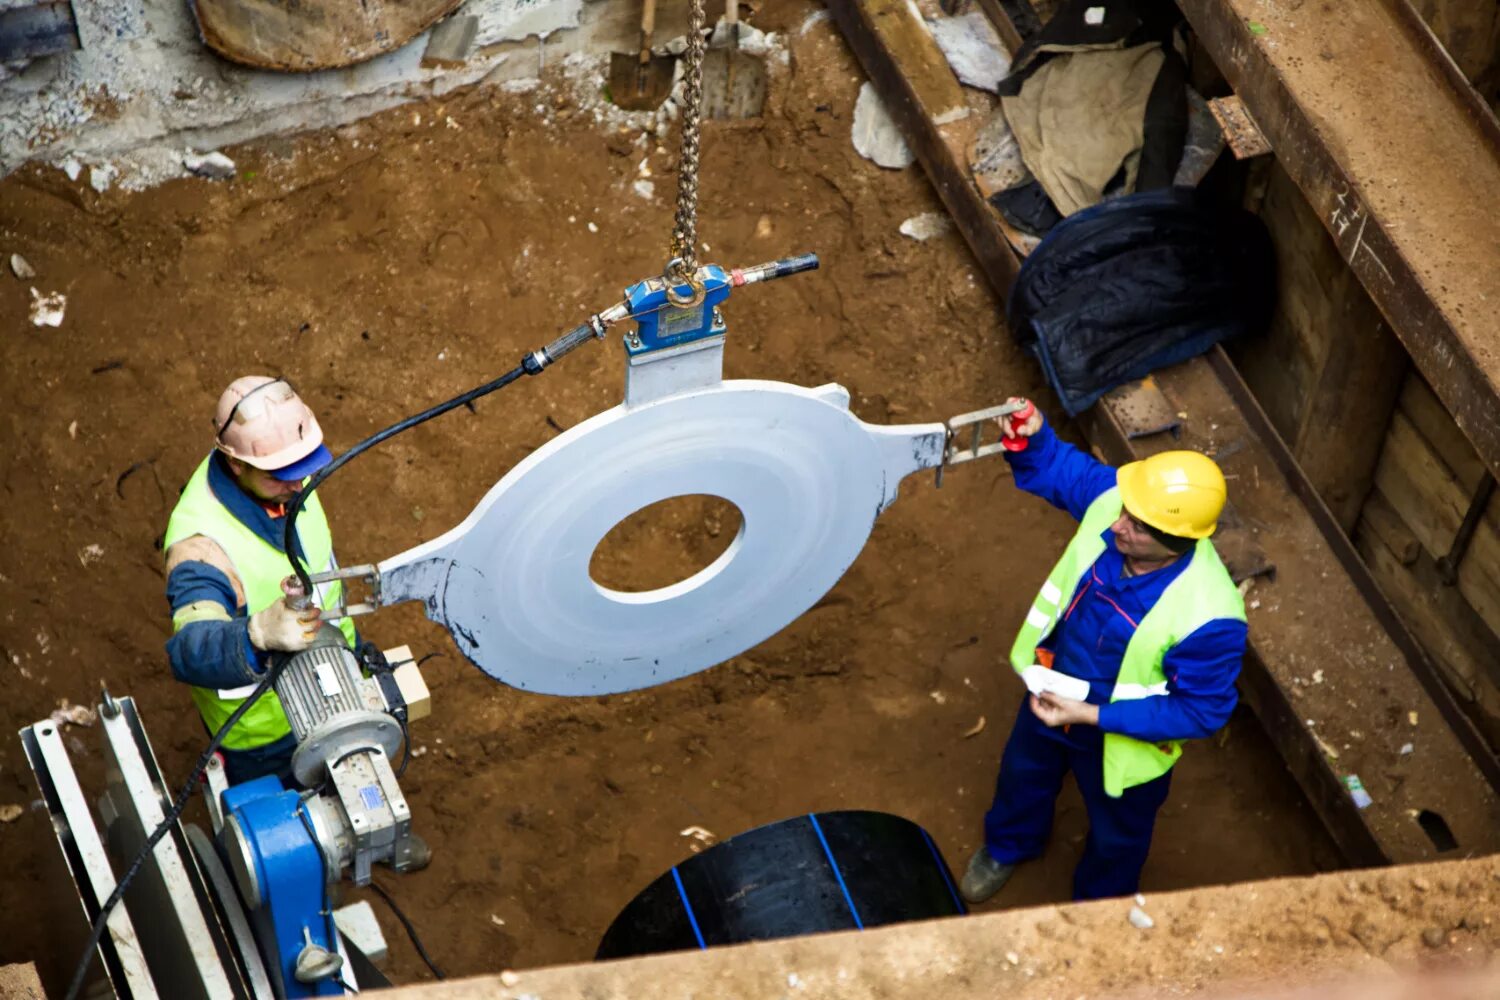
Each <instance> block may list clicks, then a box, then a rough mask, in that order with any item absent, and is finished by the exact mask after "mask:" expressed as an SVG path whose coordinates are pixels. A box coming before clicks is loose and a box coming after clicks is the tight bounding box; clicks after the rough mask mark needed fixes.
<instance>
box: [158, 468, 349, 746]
mask: <svg viewBox="0 0 1500 1000" xmlns="http://www.w3.org/2000/svg"><path fill="white" fill-rule="evenodd" d="M212 460H213V455H212V454H210V455H209V456H208V458H205V459H204V460H203V462H202V463H201V464H200V465H199V466H198V468H197V470H196V471H195V472H194V473H193V475H192V478H190V479H189V480H188V483H187V486H186V487H184V488H183V491H182V497H181V498H180V499H179V500H178V501H177V506H176V507H175V508H173V510H172V516H171V518H170V519H169V520H168V521H167V534H166V537H165V538H164V539H163V540H162V549H163V551H165V550H166V549H168V548H170V547H172V546H173V545H175V544H177V543H178V542H180V541H183V540H184V539H187V538H191V537H192V536H193V535H202V536H204V537H205V538H208V539H211V540H212V541H213V542H214V543H215V544H217V545H218V546H219V548H221V549H223V550H224V554H225V555H227V556H228V557H229V561H230V563H231V564H233V566H234V575H235V576H237V577H238V578H239V581H240V586H241V588H243V590H244V592H245V613H246V614H249V615H253V614H255V613H256V612H257V611H260V610H261V609H262V608H265V607H266V606H267V605H269V604H270V603H271V602H272V601H279V600H281V597H282V593H281V581H282V580H283V579H285V578H286V577H287V576H288V575H289V574H290V573H291V571H292V569H291V565H290V564H289V563H288V562H287V558H286V556H285V555H284V554H283V553H282V552H280V551H279V550H277V549H276V548H275V547H274V546H272V545H271V544H270V543H269V542H267V541H266V540H265V539H263V538H261V537H260V536H259V535H257V534H256V533H255V532H254V531H253V530H251V529H250V528H249V527H248V526H247V525H245V524H244V523H242V522H241V521H240V519H239V518H237V517H235V516H234V514H233V513H231V512H230V510H229V508H227V507H225V506H224V505H223V504H222V503H220V502H219V499H218V498H217V497H216V496H214V492H213V489H212V488H211V487H210V486H209V483H208V464H209V462H211V461H212ZM297 537H298V538H299V539H300V541H301V543H302V552H303V555H304V556H305V557H306V559H307V564H308V565H309V566H311V567H313V568H314V572H318V571H321V570H324V569H333V568H335V566H336V565H337V564H336V563H335V562H334V558H333V535H332V534H331V533H330V532H329V530H328V518H327V517H326V516H325V515H324V513H323V505H322V503H320V502H319V501H318V498H317V496H316V495H313V496H309V497H308V498H307V500H306V502H305V503H304V504H303V507H302V512H301V513H300V514H298V515H297ZM317 590H318V606H319V607H324V608H327V607H332V606H334V605H337V604H341V603H343V595H344V588H343V584H341V583H339V582H338V581H334V582H332V583H326V584H320V585H319V586H318V588H317ZM215 607H217V605H216V606H215ZM203 617H208V616H207V615H203V614H201V613H195V612H194V610H193V606H190V607H189V608H186V609H179V611H178V613H177V614H176V615H174V616H173V619H172V631H173V632H174V634H175V633H176V632H177V631H178V630H179V629H181V628H183V627H184V626H185V625H187V624H188V623H189V622H192V621H197V620H201V619H202V618H203ZM339 629H340V630H341V631H342V632H343V633H344V639H345V641H347V642H348V643H349V644H350V646H353V645H354V635H355V633H354V621H353V619H350V618H345V619H343V620H342V621H340V622H339ZM253 688H254V685H253V684H252V685H247V686H245V687H241V688H233V689H219V690H215V689H214V688H203V687H197V686H193V688H192V694H193V701H194V703H195V704H197V706H198V711H199V712H201V713H202V715H203V721H204V722H205V723H207V724H208V729H209V731H210V732H215V733H216V732H218V731H219V727H220V726H222V725H223V724H224V722H225V720H226V719H228V718H229V716H230V714H231V713H232V712H234V710H235V709H236V708H238V707H239V705H240V702H242V701H244V700H245V698H246V697H247V696H248V695H249V694H250V692H251V690H252V689H253ZM290 731H291V727H290V726H289V725H288V724H287V721H286V713H285V712H284V711H283V710H282V708H281V700H280V699H279V698H277V697H276V692H275V691H267V692H266V693H265V694H263V695H262V696H261V697H260V699H259V700H258V701H256V703H255V704H254V705H252V706H251V707H250V710H249V711H248V712H246V713H245V715H244V717H243V718H241V719H240V721H239V723H238V724H237V725H236V726H235V727H234V728H233V729H231V730H230V731H229V733H228V734H227V735H226V736H225V738H224V746H225V747H227V748H229V749H231V750H248V749H251V748H254V747H259V746H265V745H266V744H268V743H274V742H276V741H277V740H279V739H281V738H282V737H283V736H285V735H286V734H287V733H289V732H290Z"/></svg>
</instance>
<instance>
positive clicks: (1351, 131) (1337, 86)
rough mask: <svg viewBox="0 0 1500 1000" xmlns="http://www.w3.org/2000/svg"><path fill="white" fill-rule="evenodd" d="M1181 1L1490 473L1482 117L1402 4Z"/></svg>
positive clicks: (1490, 274)
mask: <svg viewBox="0 0 1500 1000" xmlns="http://www.w3.org/2000/svg"><path fill="white" fill-rule="evenodd" d="M1179 5H1180V7H1181V8H1182V11H1183V13H1184V14H1186V15H1187V18H1188V21H1189V23H1190V24H1191V25H1192V27H1193V29H1194V31H1195V32H1196V33H1197V35H1198V37H1199V39H1200V40H1201V42H1202V44H1203V46H1204V47H1205V49H1206V50H1207V51H1208V53H1209V55H1210V56H1211V57H1212V58H1213V60H1214V62H1215V63H1217V64H1218V67H1219V69H1220V71H1221V72H1223V74H1224V76H1225V78H1226V79H1227V80H1228V81H1229V83H1230V85H1231V86H1232V87H1233V88H1234V90H1235V92H1236V93H1237V94H1238V95H1239V96H1240V97H1241V98H1242V99H1243V101H1244V102H1245V105H1246V106H1247V107H1248V108H1249V109H1250V111H1251V113H1252V114H1253V115H1254V117H1255V121H1256V122H1257V124H1259V126H1260V128H1261V130H1262V131H1263V132H1264V133H1265V135H1266V137H1267V138H1268V139H1269V140H1270V142H1271V145H1272V147H1273V149H1274V150H1275V153H1276V157H1277V159H1278V160H1279V161H1280V162H1281V164H1282V166H1283V167H1284V168H1285V169H1286V171H1287V173H1288V174H1289V175H1290V176H1291V177H1292V179H1293V180H1294V181H1295V182H1296V183H1297V185H1298V187H1299V188H1301V190H1302V193H1303V195H1304V196H1305V197H1306V198H1307V200H1308V202H1309V203H1310V204H1311V205H1312V207H1313V209H1314V210H1315V211H1316V212H1317V214H1318V216H1319V217H1320V218H1321V219H1322V220H1323V224H1324V226H1325V227H1326V228H1327V230H1328V232H1329V234H1330V235H1331V236H1332V237H1333V240H1334V243H1335V244H1336V245H1337V247H1338V249H1339V252H1340V254H1341V255H1342V256H1343V258H1344V260H1345V261H1347V262H1348V264H1349V266H1350V268H1351V269H1352V270H1353V271H1354V273H1355V275H1356V276H1358V278H1359V280H1360V281H1361V282H1362V283H1363V284H1364V286H1365V289H1366V290H1367V291H1368V292H1369V293H1370V297H1371V298H1372V299H1373V300H1374V301H1375V303H1376V305H1377V306H1379V308H1380V311H1381V312H1382V313H1383V314H1384V316H1385V318H1386V320H1387V321H1388V322H1389V323H1390V325H1391V328H1392V330H1394V331H1395V333H1396V335H1397V336H1398V337H1399V338H1400V340H1401V342H1402V344H1403V345H1404V346H1405V348H1406V350H1407V351H1408V352H1409V353H1410V354H1411V356H1412V360H1413V361H1414V362H1415V363H1416V366H1417V368H1418V369H1419V370H1420V371H1421V373H1422V375H1423V377H1424V378H1426V379H1427V381H1428V383H1429V384H1431V385H1432V387H1433V388H1434V389H1435V390H1436V392H1437V394H1438V396H1439V398H1441V399H1442V401H1443V405H1444V406H1445V407H1446V408H1447V409H1448V410H1449V412H1451V413H1452V414H1453V416H1454V418H1455V419H1456V420H1457V421H1458V425H1459V427H1461V428H1462V429H1463V431H1464V433H1465V434H1466V435H1467V436H1468V438H1469V440H1470V441H1471V442H1472V443H1473V444H1474V447H1475V449H1476V450H1477V451H1478V452H1479V454H1480V456H1481V457H1482V458H1483V459H1484V462H1485V464H1486V465H1487V466H1489V468H1490V470H1491V471H1492V472H1500V328H1497V326H1496V324H1495V315H1496V309H1497V304H1500V267H1497V266H1496V263H1497V261H1500V216H1497V214H1496V213H1495V212H1494V210H1493V207H1492V204H1491V203H1492V201H1493V198H1494V192H1496V191H1497V190H1500V125H1497V124H1496V121H1495V117H1494V115H1493V114H1492V113H1491V112H1490V110H1489V109H1488V108H1487V107H1486V106H1484V104H1483V102H1482V101H1480V99H1479V97H1478V95H1477V94H1475V93H1474V91H1473V89H1472V88H1471V87H1469V86H1468V83H1467V81H1465V80H1464V79H1463V77H1462V74H1460V73H1459V72H1458V70H1457V67H1455V66H1454V65H1453V64H1452V60H1451V59H1449V58H1448V56H1447V55H1446V53H1444V52H1443V50H1442V48H1441V46H1440V45H1438V44H1437V42H1436V41H1435V40H1434V39H1433V37H1432V34H1431V32H1430V31H1429V30H1428V29H1427V26H1426V25H1425V24H1423V23H1422V21H1421V18H1420V17H1418V16H1417V15H1416V14H1415V13H1413V12H1412V10H1411V8H1410V6H1409V5H1408V4H1407V2H1406V0H1363V2H1360V3H1338V4H1329V3H1307V4H1287V3H1279V2H1276V0H1181V2H1180V4H1179ZM1373 432H1375V429H1373V428H1372V433H1373Z"/></svg>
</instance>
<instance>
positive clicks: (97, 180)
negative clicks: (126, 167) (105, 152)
mask: <svg viewBox="0 0 1500 1000" xmlns="http://www.w3.org/2000/svg"><path fill="white" fill-rule="evenodd" d="M118 175H119V171H118V170H116V169H115V167H114V164H112V163H95V164H93V165H91V166H90V167H89V187H91V188H93V189H94V190H95V191H98V192H99V193H100V194H103V193H104V192H106V191H108V190H109V188H110V185H112V184H113V183H114V182H115V177H116V176H118Z"/></svg>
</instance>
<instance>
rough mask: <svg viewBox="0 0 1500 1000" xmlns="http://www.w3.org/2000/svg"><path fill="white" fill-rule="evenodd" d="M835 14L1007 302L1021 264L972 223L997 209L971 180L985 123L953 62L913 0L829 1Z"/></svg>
mask: <svg viewBox="0 0 1500 1000" xmlns="http://www.w3.org/2000/svg"><path fill="white" fill-rule="evenodd" d="M828 9H829V11H830V12H831V13H832V15H833V19H834V22H835V23H836V24H837V25H838V26H839V30H841V31H842V32H843V33H844V38H845V39H847V40H848V42H849V47H850V48H851V49H853V50H854V55H855V56H856V57H857V58H858V59H859V62H860V65H861V66H863V67H864V70H865V73H866V74H867V75H868V76H869V77H870V80H871V81H872V82H873V83H874V84H875V89H876V92H877V93H879V95H880V99H881V101H882V102H883V103H884V104H885V107H886V110H887V111H888V112H889V113H890V116H891V118H892V120H894V121H895V123H896V125H897V126H898V127H899V128H900V129H901V132H902V134H903V135H904V136H905V137H906V141H907V144H908V145H910V146H911V149H912V152H913V153H915V154H916V157H917V162H918V163H920V164H921V165H922V169H923V170H925V171H926V172H927V177H928V179H929V180H930V181H931V182H932V186H933V187H934V188H935V189H936V190H937V193H938V197H939V198H941V199H942V201H943V206H944V207H945V208H947V210H948V214H949V215H951V216H952V217H953V219H954V221H955V222H957V223H958V225H959V227H960V229H962V230H963V231H964V237H965V239H967V240H968V242H969V249H970V250H971V251H972V252H973V254H974V256H975V257H976V258H977V259H978V261H979V264H980V266H981V267H982V268H983V269H984V272H985V273H986V274H987V275H989V276H990V279H991V281H992V282H996V281H998V282H999V283H1000V287H998V288H997V289H996V290H997V292H998V293H999V294H1000V295H1001V296H1002V297H1003V296H1004V295H1005V293H1006V292H1007V291H1009V289H1010V283H1011V282H1012V281H1014V280H1015V276H1016V271H1017V270H1018V269H1019V267H1020V262H1019V261H1018V260H1017V259H1016V255H1015V254H1014V253H1012V252H1011V249H1010V245H1009V244H1008V243H1007V242H1006V240H1005V237H1004V235H1003V234H1002V233H1001V231H1000V230H999V229H998V228H996V227H994V226H979V225H972V224H970V223H969V221H968V220H969V219H970V217H971V216H973V215H974V214H975V213H976V212H983V213H985V214H986V215H991V216H993V214H994V210H993V209H992V208H990V207H989V205H987V204H985V202H984V199H982V198H980V197H979V192H978V191H976V190H975V188H974V184H973V181H972V180H971V179H970V174H969V166H968V160H967V153H966V150H967V149H968V145H969V142H970V141H971V140H972V139H973V137H974V133H975V131H976V130H977V129H978V127H979V124H980V122H979V121H977V120H976V116H974V115H973V114H972V113H971V112H970V111H969V106H968V104H967V103H966V102H965V101H964V96H963V88H962V87H960V86H959V83H958V80H957V79H956V78H955V77H954V75H953V71H952V70H951V69H949V68H948V61H947V59H945V58H944V57H943V53H942V51H941V50H940V49H939V48H938V47H937V43H936V42H935V41H933V40H932V36H931V35H930V34H928V32H927V28H926V27H925V26H924V25H923V24H922V23H921V21H920V19H919V18H918V17H917V15H916V12H915V8H914V7H913V5H912V4H911V3H909V2H908V0H829V2H828Z"/></svg>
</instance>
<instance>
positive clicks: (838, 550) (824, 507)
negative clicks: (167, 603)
mask: <svg viewBox="0 0 1500 1000" xmlns="http://www.w3.org/2000/svg"><path fill="white" fill-rule="evenodd" d="M846 401H847V395H845V394H844V393H843V391H842V390H841V389H838V387H836V386H835V387H825V388H823V389H819V390H812V389H804V388H802V387H799V386H792V385H787V384H785V383H780V382H726V383H722V384H721V385H719V386H716V387H714V388H710V389H704V390H700V391H695V392H689V393H684V394H682V395H677V396H670V397H667V398H665V399H661V400H657V401H655V402H652V403H649V404H647V405H644V406H638V407H635V408H626V407H624V406H621V407H617V408H615V409H613V410H610V411H608V412H606V413H602V414H600V415H598V416H596V417H593V418H592V419H590V420H587V421H585V422H583V423H581V424H579V425H577V426H576V427H574V428H572V429H570V430H569V431H567V432H566V433H564V434H562V435H560V436H559V437H557V438H555V439H553V440H552V441H550V442H548V443H547V444H546V445H544V446H543V447H542V448H539V449H538V450H537V451H535V452H533V453H532V454H531V455H530V456H528V457H527V458H526V459H525V460H524V461H522V462H521V463H520V464H518V465H517V466H516V467H515V468H514V469H512V470H511V471H510V473H508V474H507V475H506V476H505V477H504V478H503V479H502V480H501V481H500V482H499V483H497V484H496V485H495V486H494V487H493V488H492V489H491V490H490V492H489V493H488V494H487V495H486V496H485V498H484V499H483V501H481V502H480V504H479V506H478V507H476V508H475V510H474V512H473V513H472V514H470V515H469V517H468V518H466V519H465V520H464V522H463V523H462V524H460V525H459V526H458V527H456V528H454V529H453V530H452V531H450V532H448V533H447V534H446V535H444V536H442V537H441V538H438V539H435V540H434V541H432V542H429V543H427V544H426V545H423V546H420V547H418V548H416V549H413V550H411V551H409V552H406V553H403V554H402V555H400V556H396V557H395V558H393V559H390V560H387V561H386V562H384V563H382V564H381V566H380V573H381V581H382V588H383V591H384V599H385V600H386V601H387V602H388V603H389V602H394V601H399V600H409V599H419V600H423V601H425V602H426V605H427V613H428V616H429V617H430V618H432V619H433V620H434V621H437V622H439V623H441V624H444V625H446V626H448V628H449V630H450V631H451V632H452V633H453V635H454V639H455V641H456V642H457V643H458V645H459V648H460V649H461V650H462V651H463V653H464V655H465V656H467V657H468V658H469V659H470V660H471V661H473V662H474V663H475V664H476V665H478V666H479V667H480V668H481V669H483V670H484V671H485V672H486V673H488V674H490V675H491V676H493V677H496V678H497V679H499V680H502V681H504V682H506V683H508V684H512V685H514V686H516V687H519V688H524V689H526V690H531V691H540V692H545V693H549V694H565V695H586V694H605V693H611V692H618V691H629V690H634V689H637V688H641V687H648V686H650V685H653V684H660V683H663V682H665V681H670V680H675V679H676V678H678V677H683V676H685V675H687V674H690V673H693V672H695V671H698V670H702V669H704V668H706V667H710V666H713V665H714V664H717V663H722V662H723V661H724V660H726V659H729V658H730V657H732V656H735V655H737V654H738V653H741V652H743V651H744V650H746V649H749V648H750V647H751V646H754V645H755V644H756V643H759V642H761V641H762V640H764V639H766V638H768V637H769V636H771V635H773V634H775V633H776V632H777V631H779V630H780V629H782V628H784V627H785V626H786V625H787V624H789V623H790V622H792V621H794V620H795V619H796V618H797V617H798V616H799V615H801V614H802V613H803V612H804V611H806V610H807V609H808V608H810V607H811V606H812V605H813V604H814V603H816V602H817V600H818V599H819V598H821V597H822V596H823V595H824V594H825V593H827V591H828V590H829V589H830V588H831V587H832V586H833V585H834V584H835V583H836V582H837V581H838V579H839V577H840V576H842V575H843V573H844V571H845V570H846V569H847V568H848V567H849V565H850V563H852V562H853V561H854V558H855V557H856V556H857V555H858V554H859V552H860V549H861V548H863V546H864V543H865V540H866V539H867V538H868V536H869V534H870V530H871V528H872V527H873V525H874V520H875V517H876V515H877V514H878V513H879V512H880V511H881V510H882V509H884V507H885V506H887V505H888V503H889V502H890V501H891V500H893V499H894V498H895V487H896V483H897V482H898V481H899V480H900V478H901V476H903V475H905V474H906V473H907V472H910V471H912V470H913V469H916V468H924V467H930V466H931V465H932V464H934V462H935V460H936V458H935V456H936V455H939V454H940V453H941V447H942V430H941V426H940V425H937V426H936V428H934V425H930V424H929V425H919V426H916V427H909V428H884V427H880V428H877V427H871V426H869V425H866V424H864V423H862V422H861V421H859V420H858V419H856V418H855V417H853V416H852V415H850V414H849V412H848V410H847V408H846ZM934 435H935V440H934ZM686 494H710V495H713V496H718V497H722V498H724V499H725V500H728V501H729V502H731V503H733V504H734V505H735V506H737V507H738V508H739V509H740V512H741V514H742V523H741V528H740V534H739V536H738V537H736V539H735V540H734V541H733V542H732V543H731V545H730V546H729V548H728V549H727V550H726V551H725V552H724V553H723V554H722V555H720V557H719V558H718V559H716V560H715V561H714V562H713V563H712V564H710V565H709V566H707V567H705V568H704V569H702V570H700V571H699V572H698V573H696V574H694V575H693V576H691V577H689V578H687V579H686V580H683V581H680V582H678V583H676V584H673V585H671V586H669V587H664V588H661V589H659V590H654V591H648V592H645V593H634V594H632V593H624V592H620V591H614V590H610V589H608V588H605V587H601V586H599V585H598V584H597V583H595V582H594V580H593V579H592V577H591V576H590V575H589V559H590V557H591V555H592V554H593V551H594V549H595V547H596V546H597V545H598V544H599V542H600V540H601V539H603V537H604V536H605V534H606V533H608V531H609V530H610V529H611V528H613V527H614V526H615V525H616V524H618V523H619V522H620V521H622V520H624V519H625V518H627V517H629V516H630V515H631V514H633V513H635V512H636V511H638V510H640V509H641V508H643V507H647V506H649V505H651V504H653V503H656V502H658V501H660V500H665V499H668V498H671V497H676V496H682V495H686Z"/></svg>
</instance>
